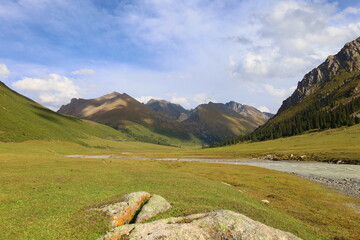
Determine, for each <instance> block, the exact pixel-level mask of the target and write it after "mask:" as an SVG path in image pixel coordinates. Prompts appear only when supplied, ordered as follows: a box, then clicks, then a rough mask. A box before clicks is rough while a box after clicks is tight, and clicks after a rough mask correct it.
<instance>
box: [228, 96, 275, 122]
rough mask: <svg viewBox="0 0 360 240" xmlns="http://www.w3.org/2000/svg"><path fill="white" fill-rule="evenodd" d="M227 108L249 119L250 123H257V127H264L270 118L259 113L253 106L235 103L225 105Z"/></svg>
mask: <svg viewBox="0 0 360 240" xmlns="http://www.w3.org/2000/svg"><path fill="white" fill-rule="evenodd" d="M225 106H227V107H228V108H230V109H232V110H234V111H235V112H237V113H239V114H240V115H241V116H243V117H245V118H247V119H249V120H250V121H252V122H254V123H256V125H262V124H264V122H266V121H267V120H269V118H270V117H269V116H268V115H267V114H265V113H263V112H261V111H259V110H258V109H256V108H254V107H252V106H248V105H244V104H240V103H237V102H234V101H230V102H228V103H225ZM270 114H271V113H270Z"/></svg>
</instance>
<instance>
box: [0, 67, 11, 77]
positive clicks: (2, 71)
mask: <svg viewBox="0 0 360 240" xmlns="http://www.w3.org/2000/svg"><path fill="white" fill-rule="evenodd" d="M9 75H10V70H9V69H8V67H7V66H6V65H5V64H0V79H5V78H7V77H8V76H9Z"/></svg>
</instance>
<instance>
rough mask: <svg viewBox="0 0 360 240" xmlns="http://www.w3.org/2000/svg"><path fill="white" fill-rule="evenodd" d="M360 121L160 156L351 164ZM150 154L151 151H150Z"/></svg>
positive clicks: (356, 157)
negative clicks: (294, 160) (309, 131)
mask: <svg viewBox="0 0 360 240" xmlns="http://www.w3.org/2000/svg"><path fill="white" fill-rule="evenodd" d="M359 143H360V124H357V125H354V126H351V127H342V128H337V129H331V130H326V131H322V132H312V133H307V134H303V135H298V136H293V137H287V138H280V139H276V140H269V141H263V142H254V143H239V144H236V145H231V146H226V147H219V148H206V149H197V150H188V149H180V150H176V149H173V151H170V152H166V153H161V152H157V153H156V152H155V153H154V156H158V157H170V156H171V157H183V158H186V157H199V158H253V157H263V156H266V155H269V154H272V155H276V156H277V158H278V159H289V157H290V155H291V154H293V155H294V158H293V159H296V158H300V156H304V155H305V156H306V158H305V160H316V161H330V160H339V159H342V160H346V161H348V162H350V163H359V161H360V158H359V156H360V144H359ZM147 154H148V155H149V154H150V153H147Z"/></svg>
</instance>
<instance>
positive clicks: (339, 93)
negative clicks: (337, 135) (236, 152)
mask: <svg viewBox="0 0 360 240" xmlns="http://www.w3.org/2000/svg"><path fill="white" fill-rule="evenodd" d="M359 113H360V38H357V39H356V40H354V41H352V42H349V43H347V44H345V46H344V47H343V48H342V49H341V50H340V51H339V52H338V53H337V54H336V55H334V56H329V57H328V58H327V59H326V61H325V62H324V63H322V64H321V65H319V66H318V67H317V68H315V69H313V70H312V71H310V72H309V73H307V74H306V75H305V76H304V78H303V79H302V81H300V82H299V83H298V86H297V88H296V90H295V91H294V93H293V94H292V95H291V96H290V97H289V98H288V99H286V100H285V101H284V102H283V104H282V106H281V107H280V109H279V111H278V113H277V114H276V115H275V116H274V117H273V118H271V119H270V120H269V121H268V122H267V123H266V124H264V126H262V127H260V128H259V129H257V130H256V131H255V132H254V133H253V134H251V136H250V138H251V139H252V140H267V139H273V138H278V137H283V136H292V135H296V134H300V133H303V132H306V131H308V130H312V129H328V128H336V127H340V126H344V125H349V126H350V125H353V124H356V123H359V122H360V120H359V117H360V116H359V115H360V114H359Z"/></svg>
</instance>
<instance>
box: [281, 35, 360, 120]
mask: <svg viewBox="0 0 360 240" xmlns="http://www.w3.org/2000/svg"><path fill="white" fill-rule="evenodd" d="M340 70H345V71H347V72H353V71H360V37H359V38H357V39H355V40H354V41H352V42H348V43H346V44H345V46H344V47H343V48H342V49H341V50H340V51H339V52H338V53H337V54H336V55H331V56H329V57H327V59H326V60H325V62H324V63H322V64H320V65H319V66H318V67H317V68H314V69H313V70H311V71H310V72H309V73H307V74H306V75H305V76H304V78H303V79H302V80H301V81H300V82H298V86H297V88H296V90H295V91H294V93H293V94H292V95H291V96H290V97H289V98H287V99H286V100H285V101H283V104H282V106H281V107H280V109H279V111H278V113H280V112H282V111H284V110H286V109H288V108H289V107H290V106H292V105H294V104H297V103H298V102H300V101H301V100H302V99H303V98H305V97H306V96H309V95H311V94H312V93H314V92H315V91H316V89H317V88H319V87H320V86H321V85H322V84H324V83H326V82H329V81H331V80H332V79H333V78H334V77H335V76H336V75H337V74H338V73H339V71H340Z"/></svg>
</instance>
